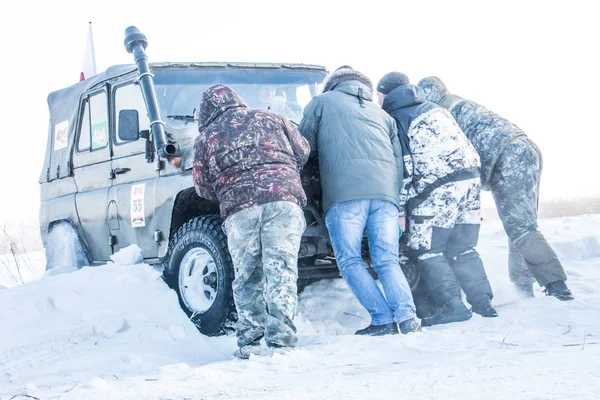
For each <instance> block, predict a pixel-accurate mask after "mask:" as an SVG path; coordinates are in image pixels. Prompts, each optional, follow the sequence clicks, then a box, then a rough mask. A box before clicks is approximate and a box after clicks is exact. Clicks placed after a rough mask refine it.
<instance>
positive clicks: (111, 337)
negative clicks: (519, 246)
mask: <svg viewBox="0 0 600 400" xmlns="http://www.w3.org/2000/svg"><path fill="white" fill-rule="evenodd" d="M540 224H541V230H542V232H543V233H544V235H545V236H546V237H548V238H549V240H550V243H551V245H552V246H553V247H554V248H555V249H556V251H557V253H558V255H559V257H560V258H561V260H562V262H563V264H564V265H565V268H566V271H567V275H568V277H569V280H568V283H569V287H570V288H571V289H572V291H573V293H574V295H575V297H576V300H575V301H572V302H568V303H562V302H559V301H558V300H556V299H554V298H549V297H545V296H544V295H543V293H542V288H539V287H536V297H535V298H534V299H528V300H526V299H522V298H521V297H519V295H518V294H517V292H516V291H515V290H514V289H513V287H512V285H511V284H510V282H509V279H508V272H507V239H506V236H505V235H504V233H503V230H502V226H501V224H500V223H499V222H494V221H485V222H484V224H483V227H482V233H481V236H480V242H479V247H478V250H479V252H480V253H481V255H482V258H483V261H484V264H485V267H486V271H487V273H488V276H489V277H490V281H491V283H492V287H493V290H494V294H495V297H494V304H495V306H496V308H497V310H498V312H499V314H500V317H499V318H495V319H484V318H482V317H480V316H478V315H476V316H474V317H473V318H472V319H471V320H469V321H466V322H463V323H457V324H449V325H445V326H437V327H432V328H428V329H424V330H423V332H421V333H418V334H411V335H408V336H395V337H382V338H369V337H367V338H365V337H356V336H354V335H353V333H354V331H355V330H356V329H359V328H363V327H365V326H366V325H368V323H369V316H368V314H367V313H366V312H365V311H364V310H363V309H362V307H361V306H360V305H359V304H358V303H357V301H356V300H355V298H354V296H353V295H352V293H351V292H350V290H349V289H348V287H347V285H346V284H345V282H344V281H343V280H339V279H338V280H329V281H321V282H317V283H315V284H313V285H311V286H309V287H307V288H306V289H305V291H304V292H303V293H302V294H301V295H300V301H299V305H298V316H297V318H296V323H297V327H298V331H299V335H300V344H299V348H298V349H297V350H295V351H293V352H291V353H288V354H281V355H280V354H275V355H271V354H268V353H267V354H266V355H263V356H260V357H252V358H251V359H250V360H247V361H240V360H235V359H233V356H232V352H233V350H234V349H235V336H233V335H230V336H226V337H219V338H208V337H205V336H202V335H201V334H199V333H198V331H197V330H196V328H195V327H194V325H193V324H192V323H191V322H190V321H189V320H188V318H187V317H186V315H185V314H184V313H183V311H182V310H181V309H180V307H179V304H178V301H177V296H176V294H175V292H173V291H172V290H170V289H169V288H168V287H167V285H166V284H165V283H164V282H163V281H162V279H161V276H160V272H159V271H156V270H155V269H154V268H153V267H151V266H149V265H145V264H143V263H139V261H140V260H139V251H138V250H137V249H136V247H135V246H132V247H130V248H128V249H125V250H124V251H122V252H120V253H118V254H117V255H115V256H114V257H113V263H109V264H107V265H104V266H100V267H87V268H83V269H81V270H78V271H75V272H71V273H64V274H57V275H52V274H46V276H44V277H43V278H42V279H40V280H36V281H32V282H30V283H28V284H26V285H23V286H18V287H13V288H9V289H5V290H0V399H10V398H12V397H13V396H15V395H19V394H26V395H29V396H35V397H38V398H40V399H47V398H60V399H103V400H104V399H127V400H131V399H174V398H179V399H183V398H190V399H200V398H204V399H212V398H231V399H265V398H277V399H298V398H302V399H323V398H327V399H330V398H338V399H361V400H364V399H371V398H387V397H389V396H390V395H392V396H393V397H404V396H408V397H410V398H411V399H418V398H422V399H428V400H431V399H454V398H460V399H461V400H467V399H473V400H475V399H477V400H480V399H481V398H482V397H485V398H486V399H487V400H494V399H507V398H510V399H523V400H525V399H527V400H530V399H569V400H574V399H597V398H600V384H598V382H599V380H600V378H599V375H598V371H600V268H599V264H600V232H599V231H598V229H597V227H598V226H599V225H600V215H588V216H583V217H569V218H559V219H554V220H545V221H541V223H540ZM66 270H68V269H65V271H66Z"/></svg>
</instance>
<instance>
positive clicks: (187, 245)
mask: <svg viewBox="0 0 600 400" xmlns="http://www.w3.org/2000/svg"><path fill="white" fill-rule="evenodd" d="M221 222H222V220H221V218H220V217H218V216H216V215H210V216H204V217H198V218H193V219H191V220H189V221H188V222H186V223H185V224H184V225H183V226H182V227H181V228H179V230H178V231H177V233H176V234H175V236H174V238H173V240H172V241H171V243H170V246H169V252H168V254H167V265H166V268H165V280H166V282H167V284H168V285H169V286H170V287H171V288H172V289H174V290H175V291H176V292H177V295H178V297H179V303H180V305H181V307H182V309H183V310H184V311H185V313H186V314H187V315H188V316H189V317H190V319H191V320H192V322H194V324H195V325H196V326H197V327H198V329H199V330H200V332H201V333H203V334H205V335H207V336H217V335H222V334H225V333H227V332H228V331H230V330H231V328H232V326H233V322H234V321H235V306H234V303H233V291H232V288H231V283H232V282H233V276H234V273H233V264H232V262H231V257H230V256H229V251H228V249H227V239H226V236H225V234H224V233H223V231H222V229H221Z"/></svg>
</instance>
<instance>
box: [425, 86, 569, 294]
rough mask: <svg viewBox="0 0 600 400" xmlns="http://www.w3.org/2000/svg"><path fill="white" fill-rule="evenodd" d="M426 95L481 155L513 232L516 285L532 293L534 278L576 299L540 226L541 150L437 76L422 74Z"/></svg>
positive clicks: (487, 182) (488, 183)
mask: <svg viewBox="0 0 600 400" xmlns="http://www.w3.org/2000/svg"><path fill="white" fill-rule="evenodd" d="M418 86H419V87H421V88H422V89H423V91H424V92H425V96H426V98H427V100H429V101H431V102H433V103H436V104H438V105H440V106H442V107H444V108H445V109H447V110H448V111H450V113H451V114H452V116H453V117H454V119H455V120H456V122H457V123H458V125H459V126H460V127H461V129H462V130H463V132H464V133H465V135H467V138H468V139H469V140H470V142H471V143H472V144H473V146H474V147H475V149H476V150H477V152H478V153H479V156H480V158H481V183H482V187H483V189H484V190H491V192H492V195H493V196H494V201H495V202H496V207H497V210H498V215H499V216H500V219H501V220H502V224H503V225H504V230H505V231H506V234H507V235H508V238H509V274H510V279H511V281H512V282H513V283H514V284H515V285H516V286H517V288H518V289H519V290H520V291H521V292H523V293H524V294H526V295H527V296H530V297H533V285H532V284H533V281H534V278H535V280H537V282H538V283H539V285H540V286H543V287H545V292H546V294H547V295H549V296H554V297H556V298H557V299H559V300H572V299H573V295H572V294H571V292H570V290H569V289H568V288H567V286H566V284H565V281H566V280H567V276H566V274H565V271H564V268H563V266H562V264H561V262H560V261H559V259H558V257H557V255H556V253H555V252H554V250H552V248H551V247H550V245H549V244H548V242H547V241H546V239H545V238H544V236H543V235H542V233H541V232H540V231H539V230H538V224H537V213H538V201H539V187H540V176H541V173H542V154H541V152H540V150H539V148H538V147H537V146H536V145H535V143H533V141H532V140H531V139H530V138H528V137H527V135H526V134H525V133H524V132H523V131H522V130H521V129H520V128H519V127H518V126H516V125H515V124H513V123H511V122H510V121H508V120H506V119H504V118H502V117H500V116H499V115H498V114H495V113H493V112H492V111H490V110H488V109H486V108H485V107H483V106H482V105H479V104H477V103H475V102H474V101H471V100H466V99H464V98H462V97H459V96H457V95H454V94H450V93H449V92H448V89H447V88H446V85H445V84H444V83H443V82H442V81H441V80H440V79H439V78H437V77H427V78H424V79H422V80H421V81H420V82H419V84H418Z"/></svg>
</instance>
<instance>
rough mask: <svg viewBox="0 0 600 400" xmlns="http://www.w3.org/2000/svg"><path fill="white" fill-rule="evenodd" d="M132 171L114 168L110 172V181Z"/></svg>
mask: <svg viewBox="0 0 600 400" xmlns="http://www.w3.org/2000/svg"><path fill="white" fill-rule="evenodd" d="M129 171H131V168H113V169H111V170H110V179H115V178H116V177H117V175H121V174H125V173H127V172H129Z"/></svg>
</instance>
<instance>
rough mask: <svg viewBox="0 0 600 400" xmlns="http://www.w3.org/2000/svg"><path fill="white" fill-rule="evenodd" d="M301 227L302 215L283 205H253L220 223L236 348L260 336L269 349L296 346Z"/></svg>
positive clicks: (298, 211)
mask: <svg viewBox="0 0 600 400" xmlns="http://www.w3.org/2000/svg"><path fill="white" fill-rule="evenodd" d="M305 228H306V221H305V220H304V213H303V211H302V210H301V209H300V207H298V205H296V204H294V203H292V202H287V201H277V202H271V203H266V204H262V205H256V206H253V207H250V208H248V209H245V210H242V211H239V212H237V213H235V214H233V215H231V216H229V217H228V218H227V219H226V220H225V222H224V224H223V230H224V231H225V232H226V234H227V244H228V247H229V253H230V254H231V259H232V261H233V266H234V268H235V279H234V281H233V299H234V301H235V306H236V310H237V314H238V318H237V323H236V335H237V338H238V346H240V347H242V346H246V345H248V344H250V343H252V342H254V341H256V340H260V339H262V338H263V337H264V338H265V341H266V342H267V345H269V346H272V347H293V346H295V345H296V343H297V338H296V326H295V325H294V323H293V319H294V316H295V314H296V306H297V303H298V287H297V280H298V251H299V250H300V240H301V238H302V233H303V232H304V229H305Z"/></svg>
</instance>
